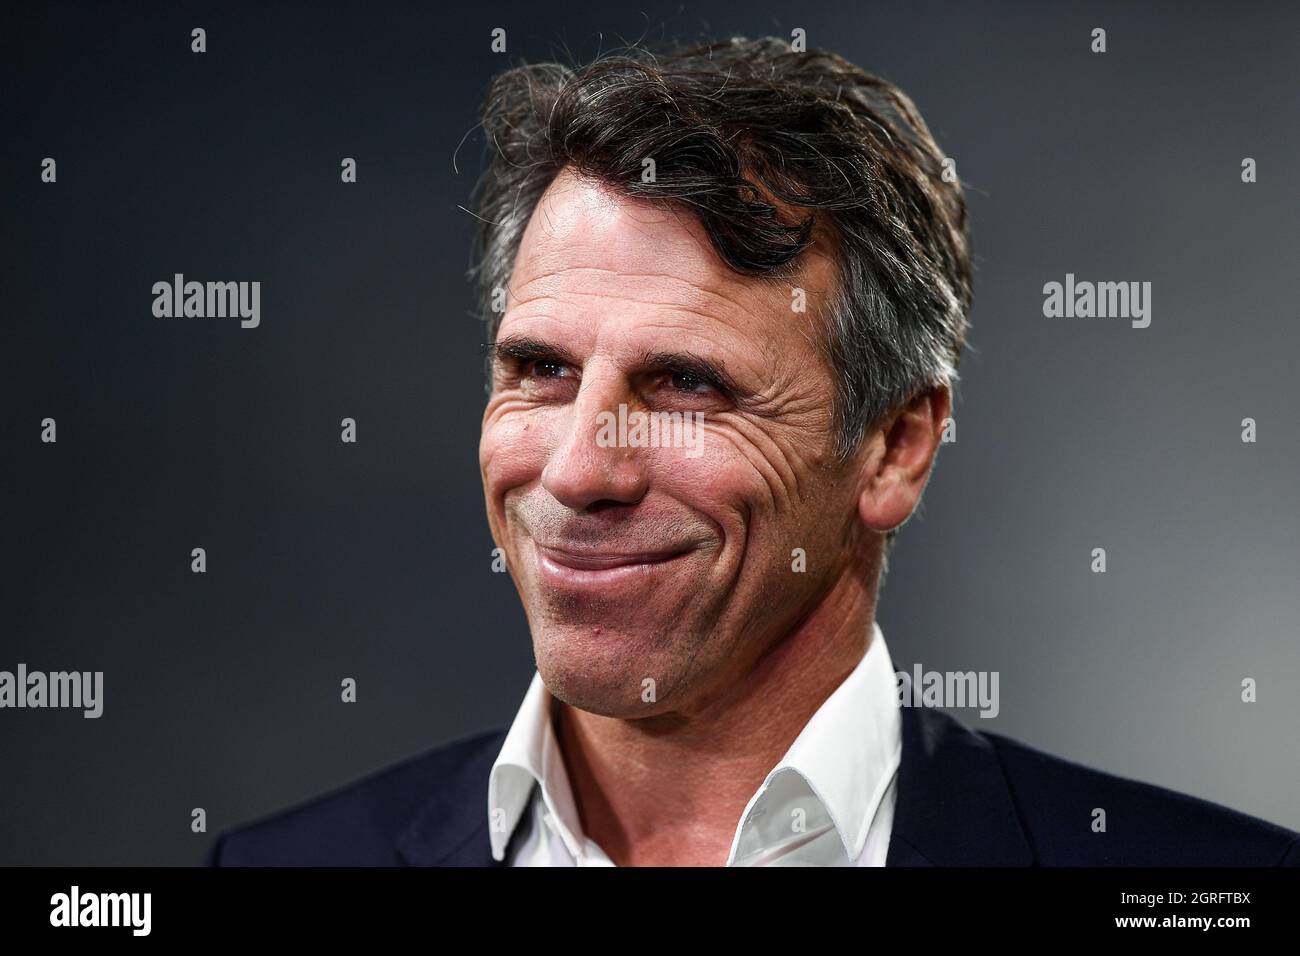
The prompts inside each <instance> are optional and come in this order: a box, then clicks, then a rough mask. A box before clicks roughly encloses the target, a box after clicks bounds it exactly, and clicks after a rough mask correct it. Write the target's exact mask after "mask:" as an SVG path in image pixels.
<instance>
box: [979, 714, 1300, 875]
mask: <svg viewBox="0 0 1300 956" xmlns="http://www.w3.org/2000/svg"><path fill="white" fill-rule="evenodd" d="M978 733H979V735H980V736H982V737H984V738H985V739H987V740H988V741H989V742H990V743H992V745H993V748H994V751H995V752H996V754H997V756H998V760H999V762H1000V763H1001V765H1002V770H1003V773H1004V775H1005V777H1006V779H1007V784H1008V787H1009V788H1010V790H1011V793H1012V797H1013V799H1014V801H1015V804H1016V809H1017V812H1018V813H1019V815H1020V819H1021V823H1022V825H1023V827H1024V830H1025V833H1026V834H1027V835H1028V837H1029V839H1030V841H1031V842H1032V843H1033V846H1034V851H1035V856H1036V857H1037V860H1038V862H1039V863H1040V864H1042V865H1046V866H1053V865H1055V866H1060V865H1065V866H1115V865H1125V866H1279V865H1281V866H1300V833H1295V832H1293V831H1291V830H1288V829H1286V828H1284V827H1281V826H1278V825H1276V824H1273V823H1269V822H1268V821H1266V820H1261V819H1259V818H1258V817H1253V816H1250V815H1248V814H1245V813H1241V812H1239V811H1237V810H1233V809H1231V808H1229V807H1225V806H1222V805H1220V804H1217V803H1212V802H1210V801H1208V800H1203V799H1201V798H1199V797H1193V796H1191V795H1189V794H1185V793H1179V792H1177V791H1175V790H1170V789H1167V788H1165V787H1160V786H1156V785H1154V784H1149V783H1143V782H1141V781H1138V780H1133V779H1130V778H1128V777H1122V776H1118V775H1116V774H1111V773H1106V772H1105V771H1101V770H1097V769H1095V768H1093V767H1089V766H1086V765H1084V764H1081V763H1076V762H1075V761H1072V760H1068V759H1066V758H1063V757H1058V756H1054V755H1052V754H1048V753H1045V752H1043V751H1041V750H1038V749H1036V748H1034V747H1031V746H1029V745H1027V744H1025V743H1023V742H1021V741H1018V740H1014V739H1012V738H1010V737H1005V736H1003V735H1001V734H996V733H991V732H988V731H980V732H978ZM1098 811H1102V813H1098ZM1103 814H1104V816H1103ZM1103 821H1104V829H1102V822H1103Z"/></svg>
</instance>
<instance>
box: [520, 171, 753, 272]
mask: <svg viewBox="0 0 1300 956" xmlns="http://www.w3.org/2000/svg"><path fill="white" fill-rule="evenodd" d="M566 273H572V276H570V277H569V278H571V279H572V280H573V281H576V282H579V283H586V282H590V283H591V284H592V286H593V287H600V286H603V285H605V284H606V283H607V280H610V279H613V280H615V281H617V280H618V279H620V278H627V279H638V280H642V281H644V282H647V283H650V284H658V283H662V284H663V285H664V287H665V288H669V287H671V286H672V285H674V284H686V285H691V286H695V287H697V288H702V289H708V290H714V291H718V292H722V293H723V294H726V295H728V296H735V295H739V294H746V293H749V292H750V291H751V290H755V288H756V287H758V288H762V284H761V283H757V282H754V281H753V280H749V279H747V278H746V277H744V276H741V275H738V274H737V273H735V272H733V271H732V270H730V269H728V268H727V266H726V264H725V263H723V262H722V260H721V259H719V258H718V256H717V254H716V253H715V252H714V251H713V249H712V247H711V245H710V243H709V240H708V236H707V234H706V233H705V231H704V227H703V226H702V225H701V224H700V223H699V221H698V220H696V219H695V217H693V216H691V215H690V214H689V213H688V212H687V211H686V210H685V209H682V208H679V207H678V206H676V205H675V204H669V203H652V202H648V201H645V200H636V199H632V198H630V197H626V196H623V195H620V194H618V193H616V192H615V191H613V190H612V189H611V188H610V187H608V186H607V185H605V184H602V183H598V182H595V181H592V180H590V179H586V178H584V177H581V176H578V175H577V174H575V173H573V172H572V171H570V170H569V169H565V170H563V171H561V172H560V174H559V175H558V176H557V177H556V179H555V180H554V182H552V183H551V186H550V187H549V188H548V189H547V190H546V193H545V195H543V197H542V199H541V201H540V202H539V203H538V204H537V208H536V209H535V210H534V212H533V215H532V218H531V219H530V220H529V223H528V227H527V230H526V231H525V233H524V238H523V242H522V243H521V245H520V249H519V256H518V259H517V261H516V264H515V273H514V277H513V281H512V283H511V285H512V292H513V293H516V294H522V293H524V292H525V289H524V286H526V284H528V283H529V282H531V281H534V280H537V279H538V278H541V277H557V278H558V277H561V276H562V275H563V274H566ZM583 273H590V275H583ZM602 273H603V274H604V275H602Z"/></svg>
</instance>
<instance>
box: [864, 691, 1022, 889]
mask: <svg viewBox="0 0 1300 956" xmlns="http://www.w3.org/2000/svg"><path fill="white" fill-rule="evenodd" d="M900 711H901V713H902V722H903V754H902V761H901V763H900V765H899V770H898V795H897V803H896V805H895V809H894V825H893V831H892V834H891V836H890V840H889V852H888V854H887V856H886V860H885V865H886V866H1029V865H1031V864H1033V862H1034V853H1033V849H1032V847H1031V846H1030V844H1029V841H1028V839H1027V838H1026V836H1025V832H1024V830H1023V829H1022V828H1021V826H1020V820H1019V815H1018V814H1017V813H1016V809H1015V804H1014V802H1013V801H1012V797H1011V791H1010V789H1009V788H1008V787H1007V781H1006V777H1005V776H1004V775H1003V773H1002V767H1001V765H1000V763H999V762H998V756H997V754H996V753H995V752H994V750H993V745H992V744H991V743H990V742H989V741H988V740H987V739H986V738H985V737H983V736H981V735H980V734H977V733H975V732H974V731H972V730H970V729H969V728H968V727H966V726H965V725H964V724H962V723H961V722H960V721H958V720H957V719H956V718H954V717H951V716H949V715H948V714H946V713H944V712H943V711H941V710H936V709H934V708H931V707H901V708H900Z"/></svg>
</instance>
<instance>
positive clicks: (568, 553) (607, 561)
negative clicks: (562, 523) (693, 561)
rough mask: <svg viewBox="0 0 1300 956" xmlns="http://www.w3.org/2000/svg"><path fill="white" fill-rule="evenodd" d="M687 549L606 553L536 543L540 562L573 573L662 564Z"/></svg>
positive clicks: (597, 550)
mask: <svg viewBox="0 0 1300 956" xmlns="http://www.w3.org/2000/svg"><path fill="white" fill-rule="evenodd" d="M688 550H689V549H688V548H670V549H663V548H657V549H655V550H652V551H623V550H618V551H607V550H599V549H592V548H574V547H556V546H554V545H544V544H541V543H540V542H539V543H537V553H538V555H540V556H541V558H542V559H543V560H545V561H549V562H551V563H552V564H555V565H558V566H559V567H562V568H568V569H570V570H572V571H609V570H613V569H615V568H627V567H636V566H639V565H650V564H662V563H664V562H665V561H671V560H672V559H673V558H676V557H680V556H681V555H683V554H685V553H686V552H687V551H688Z"/></svg>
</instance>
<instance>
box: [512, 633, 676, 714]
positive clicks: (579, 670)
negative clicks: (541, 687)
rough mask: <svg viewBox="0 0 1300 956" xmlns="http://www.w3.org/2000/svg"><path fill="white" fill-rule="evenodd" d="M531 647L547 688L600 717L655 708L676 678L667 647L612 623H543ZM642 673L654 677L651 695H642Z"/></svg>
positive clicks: (658, 708)
mask: <svg viewBox="0 0 1300 956" xmlns="http://www.w3.org/2000/svg"><path fill="white" fill-rule="evenodd" d="M533 651H534V654H535V655H536V657H537V670H538V672H539V673H540V674H541V675H542V681H543V682H544V683H545V684H546V689H547V690H549V691H550V692H551V693H552V694H554V695H555V696H556V697H557V698H559V699H560V700H562V701H563V702H564V703H566V704H568V705H569V706H570V707H576V708H578V709H579V710H585V711H588V712H590V713H593V714H600V715H602V716H605V717H620V718H636V717H649V716H651V715H653V714H656V713H660V712H662V710H663V704H664V700H665V695H666V693H667V690H668V688H669V687H671V686H673V685H674V684H676V682H677V674H676V669H675V668H673V665H672V664H671V663H669V662H668V661H669V660H671V657H672V655H670V654H666V651H667V648H665V647H664V646H662V645H660V646H657V647H656V646H653V645H651V644H650V643H649V642H648V641H647V640H646V639H645V638H644V637H641V636H638V635H635V634H630V633H626V632H620V631H618V630H615V629H613V628H608V627H603V626H601V627H599V628H597V627H595V626H592V625H581V626H577V625H568V626H557V625H550V626H544V627H542V628H541V629H539V632H538V633H537V634H535V636H534V639H533ZM666 658H667V660H666ZM669 668H673V669H672V670H671V671H670V670H669ZM647 678H649V679H652V680H653V681H654V696H655V699H654V700H653V701H650V700H644V699H643V694H646V693H647V691H646V683H645V682H646V680H647Z"/></svg>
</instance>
